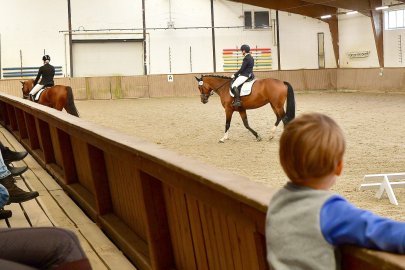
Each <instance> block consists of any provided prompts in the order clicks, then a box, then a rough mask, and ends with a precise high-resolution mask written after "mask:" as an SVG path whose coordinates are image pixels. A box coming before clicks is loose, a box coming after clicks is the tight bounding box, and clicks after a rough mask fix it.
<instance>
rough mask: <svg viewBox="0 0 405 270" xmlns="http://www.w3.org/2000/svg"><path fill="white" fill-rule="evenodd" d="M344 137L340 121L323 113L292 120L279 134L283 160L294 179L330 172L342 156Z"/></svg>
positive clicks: (322, 175)
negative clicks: (339, 124) (338, 123)
mask: <svg viewBox="0 0 405 270" xmlns="http://www.w3.org/2000/svg"><path fill="white" fill-rule="evenodd" d="M345 147H346V143H345V139H344V136H343V132H342V130H341V129H340V127H339V126H338V125H337V123H336V122H335V121H334V120H333V119H332V118H330V117H328V116H326V115H323V114H320V113H309V114H304V115H301V116H299V117H297V118H296V119H294V120H293V121H291V122H290V123H289V124H288V125H287V126H286V127H285V128H284V132H283V134H282V135H281V138H280V151H279V153H280V163H281V166H282V167H283V169H284V172H285V173H286V174H287V176H288V178H289V179H290V180H291V181H292V182H294V183H298V184H300V183H304V182H305V181H309V180H313V179H320V178H322V177H324V176H327V175H329V174H331V173H332V172H333V171H334V170H335V169H336V167H337V165H338V163H339V161H341V160H342V159H343V154H344V152H345Z"/></svg>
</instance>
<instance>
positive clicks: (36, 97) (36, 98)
mask: <svg viewBox="0 0 405 270" xmlns="http://www.w3.org/2000/svg"><path fill="white" fill-rule="evenodd" d="M44 91H45V88H42V89H41V90H39V92H38V93H37V94H36V95H35V98H34V99H35V101H38V100H39V97H40V96H41V94H42V92H44Z"/></svg>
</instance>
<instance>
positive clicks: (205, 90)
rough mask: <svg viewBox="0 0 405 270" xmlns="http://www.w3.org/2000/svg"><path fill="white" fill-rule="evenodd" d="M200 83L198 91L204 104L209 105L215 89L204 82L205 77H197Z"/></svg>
mask: <svg viewBox="0 0 405 270" xmlns="http://www.w3.org/2000/svg"><path fill="white" fill-rule="evenodd" d="M195 79H196V80H197V82H198V90H200V97H201V102H202V103H204V104H205V103H207V102H208V98H209V97H210V96H212V95H213V94H214V89H213V88H212V87H211V86H210V84H208V83H207V82H204V76H202V75H201V78H197V77H195Z"/></svg>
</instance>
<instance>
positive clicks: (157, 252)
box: [140, 171, 175, 270]
mask: <svg viewBox="0 0 405 270" xmlns="http://www.w3.org/2000/svg"><path fill="white" fill-rule="evenodd" d="M140 177H141V183H142V191H143V197H144V202H145V207H146V211H145V212H146V223H147V226H146V228H147V234H148V238H149V239H148V243H149V254H150V258H151V264H152V268H153V269H156V270H164V269H175V264H174V257H173V251H172V245H171V239H170V231H169V224H168V221H167V213H166V208H165V201H164V195H163V189H162V183H161V182H160V181H159V180H157V179H155V178H154V177H152V176H150V175H148V174H146V173H144V172H142V171H141V172H140Z"/></svg>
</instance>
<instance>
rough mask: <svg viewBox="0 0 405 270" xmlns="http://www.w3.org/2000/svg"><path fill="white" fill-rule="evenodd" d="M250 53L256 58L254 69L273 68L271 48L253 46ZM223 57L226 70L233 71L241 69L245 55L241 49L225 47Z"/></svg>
mask: <svg viewBox="0 0 405 270" xmlns="http://www.w3.org/2000/svg"><path fill="white" fill-rule="evenodd" d="M250 54H251V55H252V56H253V59H254V60H255V66H254V69H253V70H254V71H268V70H272V64H273V60H272V57H271V48H251V49H250ZM222 58H223V60H224V65H223V68H224V71H229V72H233V71H237V70H239V68H240V66H241V65H242V61H243V58H244V56H243V55H242V52H241V51H240V50H239V49H223V51H222Z"/></svg>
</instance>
